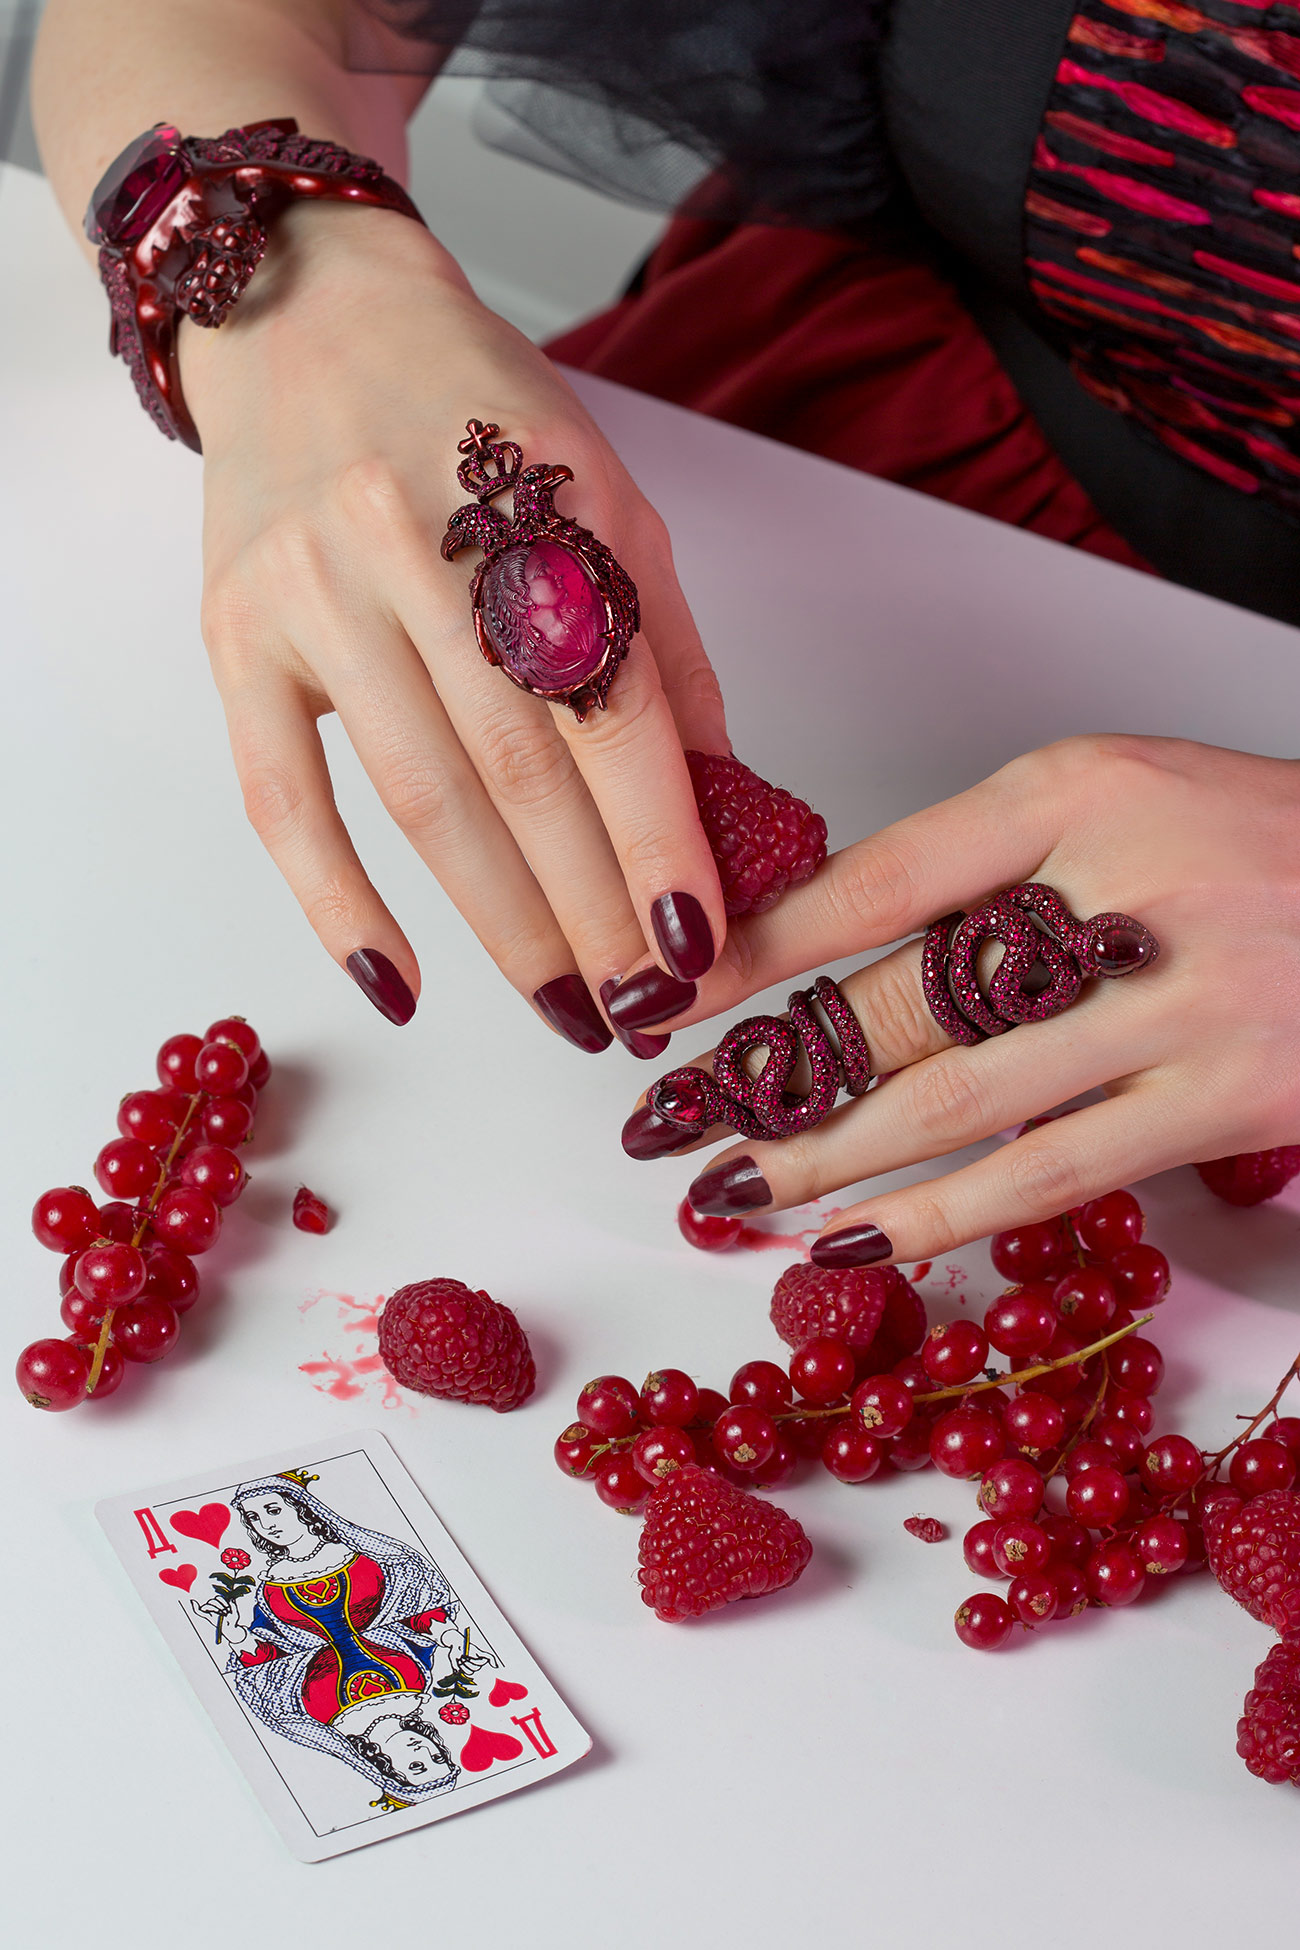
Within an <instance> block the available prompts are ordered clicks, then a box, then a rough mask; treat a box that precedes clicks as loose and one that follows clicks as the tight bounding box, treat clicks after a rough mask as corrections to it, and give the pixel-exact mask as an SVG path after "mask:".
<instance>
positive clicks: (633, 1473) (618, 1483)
mask: <svg viewBox="0 0 1300 1950" xmlns="http://www.w3.org/2000/svg"><path fill="white" fill-rule="evenodd" d="M649 1494H650V1485H649V1483H647V1481H646V1479H645V1477H644V1476H643V1475H642V1474H641V1472H640V1470H639V1469H638V1468H637V1466H636V1464H635V1463H634V1462H633V1460H632V1458H631V1456H629V1455H626V1454H624V1455H619V1456H611V1457H610V1458H609V1460H608V1462H604V1463H601V1464H600V1465H599V1467H598V1468H597V1470H596V1495H597V1496H598V1497H599V1498H600V1500H601V1502H602V1503H608V1505H609V1507H610V1509H611V1510H617V1511H619V1512H620V1513H621V1514H622V1515H623V1516H625V1517H639V1516H640V1514H641V1512H642V1510H643V1509H644V1508H645V1500H646V1498H647V1497H648V1496H649Z"/></svg>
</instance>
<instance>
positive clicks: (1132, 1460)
mask: <svg viewBox="0 0 1300 1950" xmlns="http://www.w3.org/2000/svg"><path fill="white" fill-rule="evenodd" d="M1092 1433H1093V1439H1094V1441H1097V1442H1100V1444H1101V1446H1102V1448H1103V1449H1109V1451H1110V1459H1111V1461H1112V1462H1113V1463H1114V1465H1115V1467H1116V1469H1118V1470H1119V1472H1120V1474H1121V1475H1126V1474H1127V1472H1128V1471H1129V1470H1130V1469H1136V1468H1137V1466H1138V1464H1139V1463H1140V1462H1141V1460H1142V1454H1143V1451H1142V1437H1141V1435H1140V1434H1139V1432H1138V1430H1137V1429H1135V1428H1134V1426H1133V1424H1132V1423H1131V1422H1124V1421H1121V1420H1120V1418H1119V1416H1118V1415H1099V1416H1098V1417H1097V1419H1096V1421H1095V1422H1094V1423H1093V1425H1092Z"/></svg>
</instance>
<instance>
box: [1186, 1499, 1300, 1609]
mask: <svg viewBox="0 0 1300 1950" xmlns="http://www.w3.org/2000/svg"><path fill="white" fill-rule="evenodd" d="M1205 1548H1206V1555H1207V1557H1208V1559H1209V1564H1210V1569H1211V1570H1212V1571H1213V1573H1214V1575H1215V1577H1216V1578H1217V1579H1218V1580H1219V1583H1220V1584H1221V1585H1222V1586H1223V1588H1224V1590H1225V1591H1226V1592H1227V1594H1228V1596H1229V1597H1230V1598H1235V1599H1236V1601H1237V1603H1238V1604H1239V1605H1244V1606H1245V1608H1246V1610H1247V1611H1248V1612H1249V1613H1250V1615H1251V1617H1252V1618H1257V1619H1259V1621H1260V1623H1261V1624H1262V1625H1271V1626H1272V1627H1273V1630H1274V1631H1275V1632H1297V1631H1300V1491H1296V1490H1266V1491H1265V1493H1264V1494H1263V1496H1255V1497H1252V1498H1251V1499H1250V1501H1249V1502H1248V1503H1229V1502H1228V1501H1226V1500H1225V1501H1223V1502H1222V1503H1216V1504H1215V1505H1214V1507H1213V1508H1212V1509H1210V1510H1209V1511H1208V1512H1207V1513H1206V1518H1205Z"/></svg>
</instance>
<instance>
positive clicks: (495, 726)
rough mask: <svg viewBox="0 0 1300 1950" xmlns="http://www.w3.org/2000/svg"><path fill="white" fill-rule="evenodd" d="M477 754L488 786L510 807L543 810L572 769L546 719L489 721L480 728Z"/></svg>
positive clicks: (512, 718)
mask: <svg viewBox="0 0 1300 1950" xmlns="http://www.w3.org/2000/svg"><path fill="white" fill-rule="evenodd" d="M479 753H480V757H481V761H482V766H483V771H484V774H485V776H486V778H487V780H488V783H489V784H490V785H491V787H492V789H493V791H494V792H495V793H496V794H497V796H498V797H499V798H500V799H502V800H503V801H504V802H505V803H506V804H507V805H509V806H523V807H529V808H534V809H535V808H537V807H539V806H544V805H545V804H546V803H547V802H548V801H549V800H551V799H553V798H554V797H555V795H556V794H557V793H559V792H561V791H563V789H564V788H565V787H566V786H567V785H568V784H569V782H570V780H571V779H572V777H573V774H574V769H575V768H574V764H573V759H572V757H571V756H570V754H569V751H568V749H567V747H566V746H565V744H564V742H563V740H562V739H561V738H560V737H559V736H558V735H557V733H556V731H555V729H554V727H553V726H552V724H551V723H550V720H549V718H546V719H542V718H538V719H530V718H527V717H514V716H500V717H494V718H491V719H488V720H487V721H486V722H485V723H484V724H482V725H481V726H480V728H479Z"/></svg>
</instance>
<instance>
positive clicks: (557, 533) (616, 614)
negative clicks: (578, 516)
mask: <svg viewBox="0 0 1300 1950" xmlns="http://www.w3.org/2000/svg"><path fill="white" fill-rule="evenodd" d="M465 431H466V438H465V439H464V440H462V441H461V442H460V446H459V449H458V451H459V452H460V453H461V454H463V455H464V459H463V460H462V461H461V463H460V466H459V467H458V468H457V470H456V478H457V479H458V480H459V482H460V484H461V486H462V487H463V488H464V489H465V490H466V492H467V493H469V494H472V495H473V496H474V499H473V500H472V501H469V502H467V503H466V504H465V506H464V507H461V508H457V509H456V511H455V513H454V514H453V515H452V516H451V518H450V520H449V521H448V523H447V532H446V534H445V535H444V536H443V538H442V554H443V558H444V560H446V561H448V562H450V561H451V560H452V558H453V557H454V556H455V555H456V554H457V553H458V552H459V551H460V550H461V549H463V548H480V549H482V551H483V560H482V561H481V562H480V563H479V565H478V567H477V568H476V569H475V571H474V576H473V580H472V581H471V583H470V586H469V597H470V605H471V608H472V610H473V615H474V632H475V635H476V636H477V638H478V646H479V649H480V650H481V651H482V652H483V655H484V656H485V657H486V658H487V660H488V662H489V663H490V664H496V665H498V666H499V667H500V668H501V669H502V670H503V671H504V672H505V674H506V676H507V677H508V678H509V679H510V681H511V683H512V684H518V686H519V688H520V689H521V690H524V691H531V692H532V694H533V696H534V697H544V698H547V699H549V700H550V702H551V703H553V704H567V705H568V707H569V709H570V710H571V711H572V712H573V715H574V716H575V717H576V718H577V720H578V723H579V724H581V723H582V721H583V719H584V718H585V717H586V716H587V713H588V712H589V711H590V710H591V709H592V708H593V706H598V707H599V708H600V709H601V710H603V709H604V708H605V700H606V698H607V697H608V695H609V688H610V685H611V684H612V683H613V681H614V678H615V677H616V675H617V674H618V667H619V665H620V664H621V663H622V661H623V659H624V657H626V655H627V653H628V647H629V645H630V644H631V642H632V638H633V637H634V636H635V635H636V633H637V631H638V630H639V629H640V627H641V614H640V606H639V604H638V602H637V593H636V584H635V583H634V582H633V581H632V578H631V576H629V575H628V573H627V571H626V569H624V568H623V566H622V564H621V563H620V562H619V561H618V560H617V559H616V558H615V556H614V554H613V553H612V551H611V550H610V549H608V548H606V546H605V544H604V542H601V541H598V540H597V538H596V537H595V536H594V535H593V534H592V532H591V530H590V529H589V528H582V527H580V526H579V524H578V523H577V522H576V521H569V520H566V518H565V517H564V516H563V515H561V514H557V513H556V509H555V494H556V490H557V489H558V488H561V487H563V486H564V484H565V482H566V481H571V480H572V479H573V470H572V468H569V467H564V466H562V465H558V466H557V465H553V464H552V463H550V462H549V461H537V462H533V463H532V464H531V465H530V466H528V467H525V466H524V457H523V452H522V449H521V448H520V447H519V446H518V445H517V444H516V442H515V441H513V440H501V439H498V438H497V436H498V435H499V433H500V431H501V429H500V427H497V426H491V425H488V426H485V425H484V424H483V422H482V421H481V420H470V421H469V422H468V424H467V426H466V429H465ZM505 494H509V495H511V497H512V513H511V514H510V515H509V516H507V515H505V514H504V513H503V512H502V511H501V509H500V508H498V507H494V506H493V505H492V504H493V503H494V502H495V501H496V500H498V498H499V497H500V496H502V495H505Z"/></svg>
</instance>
